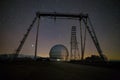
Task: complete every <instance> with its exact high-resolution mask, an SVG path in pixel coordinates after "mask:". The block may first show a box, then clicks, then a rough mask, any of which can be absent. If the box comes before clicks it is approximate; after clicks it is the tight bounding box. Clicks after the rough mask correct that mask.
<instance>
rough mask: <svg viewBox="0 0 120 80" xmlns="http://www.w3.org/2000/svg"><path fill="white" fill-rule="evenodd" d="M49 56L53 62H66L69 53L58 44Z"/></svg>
mask: <svg viewBox="0 0 120 80" xmlns="http://www.w3.org/2000/svg"><path fill="white" fill-rule="evenodd" d="M49 55H50V59H51V60H53V61H66V60H67V59H68V55H69V53H68V50H67V48H66V47H65V46H64V45H61V44H58V45H55V46H53V47H52V48H51V50H50V53H49Z"/></svg>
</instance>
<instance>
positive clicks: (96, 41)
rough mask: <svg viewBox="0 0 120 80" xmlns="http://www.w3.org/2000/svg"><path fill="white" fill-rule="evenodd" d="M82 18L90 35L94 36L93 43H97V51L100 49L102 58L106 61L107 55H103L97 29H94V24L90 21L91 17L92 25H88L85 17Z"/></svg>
mask: <svg viewBox="0 0 120 80" xmlns="http://www.w3.org/2000/svg"><path fill="white" fill-rule="evenodd" d="M82 20H83V22H84V23H85V26H86V28H87V30H88V32H89V34H90V36H91V38H92V40H93V43H94V44H95V47H96V49H97V51H98V53H99V55H100V57H101V59H102V60H103V61H106V58H105V56H104V55H103V52H102V49H101V47H100V45H99V42H98V39H97V36H96V34H95V30H94V28H93V26H92V24H91V22H90V19H89V22H90V26H88V24H87V21H86V20H85V19H84V18H83V19H82Z"/></svg>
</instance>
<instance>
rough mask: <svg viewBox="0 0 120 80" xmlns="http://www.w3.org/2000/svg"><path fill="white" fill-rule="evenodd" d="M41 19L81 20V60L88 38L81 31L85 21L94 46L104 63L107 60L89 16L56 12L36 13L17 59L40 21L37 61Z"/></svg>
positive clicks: (18, 51)
mask: <svg viewBox="0 0 120 80" xmlns="http://www.w3.org/2000/svg"><path fill="white" fill-rule="evenodd" d="M41 17H52V18H54V19H56V18H61V17H62V18H63V19H77V20H79V22H80V33H81V35H80V38H81V54H82V56H81V60H83V58H84V51H85V40H86V36H84V37H83V36H82V31H81V28H82V27H81V21H83V22H84V24H85V30H86V29H87V31H88V32H89V34H90V36H91V38H92V41H93V43H94V45H95V47H96V49H97V51H98V53H99V55H100V57H101V59H102V60H103V61H106V60H107V59H106V57H105V56H104V54H103V52H102V49H101V47H100V44H99V42H98V39H97V36H96V33H95V30H94V28H93V26H92V24H91V21H90V18H89V16H88V14H82V13H80V14H63V13H56V12H54V13H46V12H37V13H36V17H35V18H34V20H33V22H32V24H31V25H30V26H29V28H28V30H27V32H26V34H25V35H24V37H23V39H22V41H21V42H20V45H19V46H18V48H17V50H16V53H15V57H17V56H18V54H19V53H20V51H21V49H22V47H23V45H24V43H25V41H26V39H27V37H28V35H29V33H30V31H31V29H32V28H33V25H34V23H35V22H36V20H38V25H37V33H36V43H35V59H36V56H37V44H38V43H37V42H38V33H39V23H40V18H41ZM88 23H89V24H88ZM85 32H86V31H85ZM82 38H84V39H82Z"/></svg>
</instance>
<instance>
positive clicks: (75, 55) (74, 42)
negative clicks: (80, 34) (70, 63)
mask: <svg viewBox="0 0 120 80" xmlns="http://www.w3.org/2000/svg"><path fill="white" fill-rule="evenodd" d="M70 59H71V60H79V59H80V55H79V49H78V44H77V37H76V26H72V30H71V56H70Z"/></svg>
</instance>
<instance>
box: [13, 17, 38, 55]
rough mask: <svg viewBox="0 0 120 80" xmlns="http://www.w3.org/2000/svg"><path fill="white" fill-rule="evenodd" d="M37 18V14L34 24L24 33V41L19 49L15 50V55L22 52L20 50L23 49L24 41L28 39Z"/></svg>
mask: <svg viewBox="0 0 120 80" xmlns="http://www.w3.org/2000/svg"><path fill="white" fill-rule="evenodd" d="M36 19H37V16H36V17H35V18H34V20H33V22H32V24H31V25H30V26H29V28H28V30H27V32H26V34H25V35H24V37H23V39H22V41H21V42H20V45H19V46H18V48H17V50H16V52H15V56H14V57H17V56H18V54H19V53H20V51H21V49H22V47H23V45H24V43H25V41H26V39H27V37H28V35H29V33H30V31H31V29H32V28H33V25H34V23H35V21H36Z"/></svg>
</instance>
